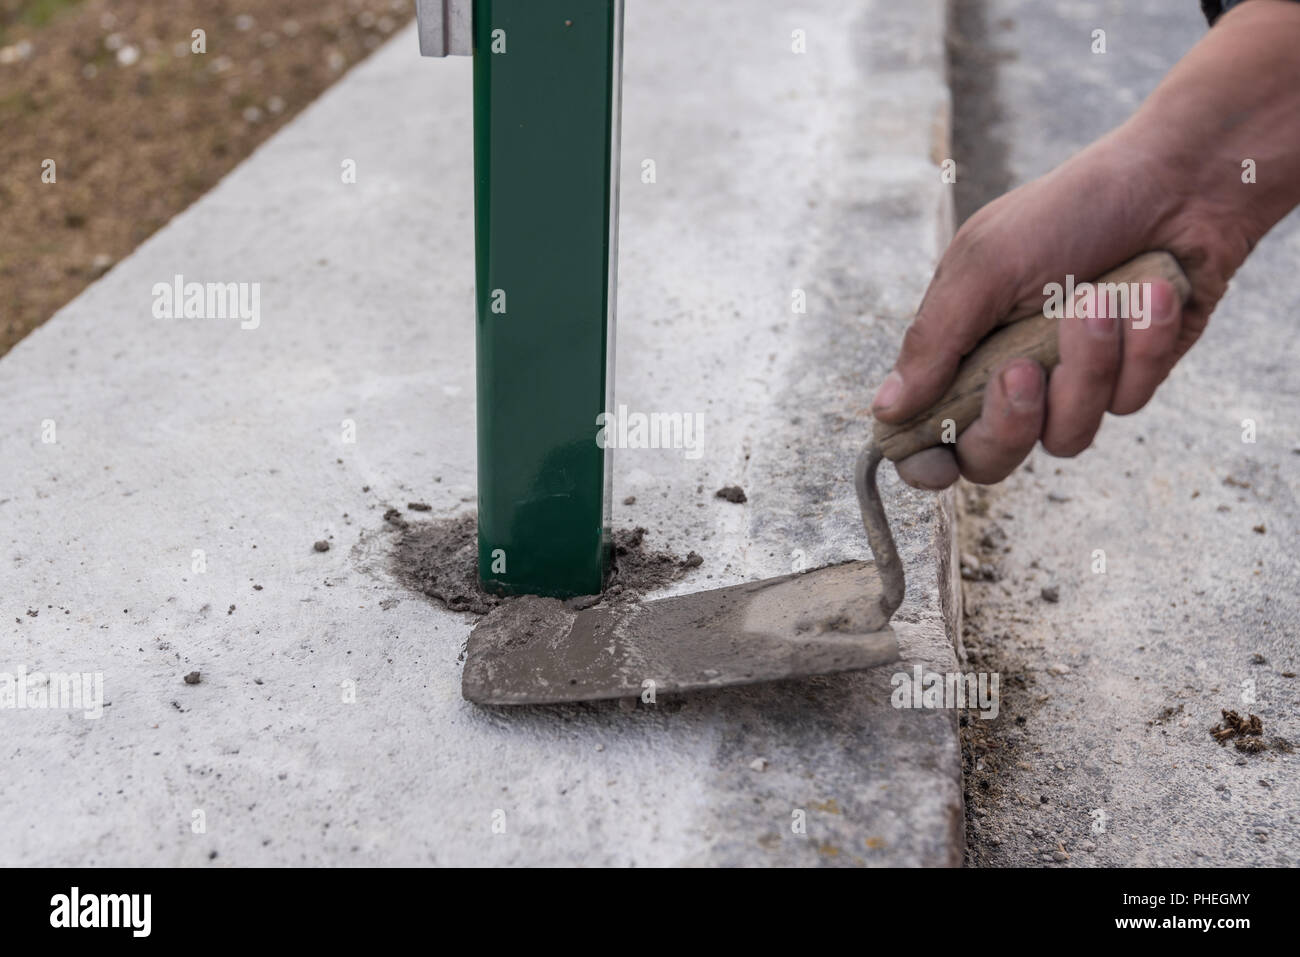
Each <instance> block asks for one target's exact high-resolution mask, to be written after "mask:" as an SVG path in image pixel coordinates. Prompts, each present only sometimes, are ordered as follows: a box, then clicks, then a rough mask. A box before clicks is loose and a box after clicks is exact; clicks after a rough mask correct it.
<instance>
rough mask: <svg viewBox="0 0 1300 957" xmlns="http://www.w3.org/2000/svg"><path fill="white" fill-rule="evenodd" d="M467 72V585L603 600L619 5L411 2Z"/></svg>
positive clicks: (425, 39) (422, 29)
mask: <svg viewBox="0 0 1300 957" xmlns="http://www.w3.org/2000/svg"><path fill="white" fill-rule="evenodd" d="M416 14H417V16H418V17H419V33H420V52H421V53H422V54H423V55H425V56H437V57H441V56H447V55H449V54H450V55H460V54H467V53H471V52H472V54H473V57H474V234H475V272H476V276H475V289H476V292H475V306H476V312H477V316H476V359H475V363H476V369H475V378H476V388H477V417H478V554H479V580H480V581H481V582H482V584H483V587H484V588H485V589H487V590H488V591H491V592H494V593H497V594H532V595H550V596H554V597H559V598H567V597H570V596H575V595H590V594H595V593H597V592H599V591H601V589H602V588H603V587H604V580H605V576H606V574H607V572H608V570H609V563H610V538H609V516H610V493H611V487H610V453H609V451H608V450H607V449H606V447H605V443H602V442H600V441H598V437H599V435H600V434H602V433H603V431H604V430H603V429H602V428H601V423H602V422H603V421H604V420H603V419H602V418H601V417H602V415H603V414H604V413H606V412H607V411H609V409H610V404H611V401H612V394H613V380H614V374H613V361H612V360H613V353H614V305H615V295H616V278H615V274H616V268H617V242H618V139H619V110H620V100H621V88H622V62H621V55H622V45H623V0H417V4H416Z"/></svg>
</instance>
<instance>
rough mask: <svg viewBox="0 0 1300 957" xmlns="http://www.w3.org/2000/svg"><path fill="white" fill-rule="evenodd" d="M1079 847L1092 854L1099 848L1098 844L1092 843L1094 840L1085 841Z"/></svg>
mask: <svg viewBox="0 0 1300 957" xmlns="http://www.w3.org/2000/svg"><path fill="white" fill-rule="evenodd" d="M1079 847H1081V848H1083V849H1084V850H1085V851H1087V852H1088V853H1089V854H1091V853H1092V852H1093V851H1095V850H1096V849H1097V845H1096V844H1094V843H1092V841H1084V842H1083V843H1082V844H1080V845H1079Z"/></svg>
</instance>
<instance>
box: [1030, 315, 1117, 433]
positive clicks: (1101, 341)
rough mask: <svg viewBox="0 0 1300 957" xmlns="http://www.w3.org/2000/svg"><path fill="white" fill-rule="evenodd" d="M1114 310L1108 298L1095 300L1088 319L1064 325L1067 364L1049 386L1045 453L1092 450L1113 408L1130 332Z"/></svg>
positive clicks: (1057, 370)
mask: <svg viewBox="0 0 1300 957" xmlns="http://www.w3.org/2000/svg"><path fill="white" fill-rule="evenodd" d="M1108 305H1109V304H1108V302H1107V300H1106V297H1105V296H1101V297H1098V296H1092V297H1090V298H1089V300H1088V306H1089V308H1087V309H1085V310H1084V313H1085V314H1084V316H1082V317H1079V316H1067V317H1066V318H1063V319H1061V320H1060V323H1059V326H1058V339H1059V342H1060V347H1061V362H1060V364H1059V365H1058V366H1057V367H1056V368H1055V369H1053V370H1052V376H1051V381H1050V383H1049V384H1048V388H1047V422H1046V425H1045V426H1044V428H1043V448H1045V449H1046V450H1047V451H1048V452H1049V453H1051V454H1052V455H1056V456H1062V457H1068V456H1073V455H1078V454H1079V453H1080V452H1082V451H1083V450H1084V449H1086V448H1087V447H1088V446H1089V445H1091V444H1092V440H1093V438H1094V437H1095V436H1096V434H1097V429H1098V428H1100V426H1101V419H1102V416H1104V415H1105V414H1106V410H1107V409H1108V408H1110V403H1111V396H1112V395H1113V394H1114V391H1115V381H1116V378H1117V377H1118V376H1119V370H1120V360H1121V356H1122V349H1123V344H1124V339H1123V336H1124V333H1123V330H1122V328H1121V327H1122V326H1123V322H1122V321H1121V319H1120V318H1119V317H1118V315H1111V314H1110V313H1111V311H1112V310H1110V309H1109V308H1108ZM1114 311H1115V312H1118V311H1119V310H1114Z"/></svg>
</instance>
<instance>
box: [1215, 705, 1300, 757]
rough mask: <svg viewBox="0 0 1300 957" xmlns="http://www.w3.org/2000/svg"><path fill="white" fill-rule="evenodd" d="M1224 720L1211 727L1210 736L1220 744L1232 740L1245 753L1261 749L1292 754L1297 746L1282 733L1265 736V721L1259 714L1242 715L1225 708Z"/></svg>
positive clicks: (1255, 752) (1256, 751)
mask: <svg viewBox="0 0 1300 957" xmlns="http://www.w3.org/2000/svg"><path fill="white" fill-rule="evenodd" d="M1222 714H1223V720H1222V721H1220V722H1219V723H1218V724H1217V725H1215V726H1214V727H1213V728H1211V729H1210V736H1211V737H1212V738H1214V740H1216V741H1218V742H1219V744H1227V743H1228V742H1229V741H1232V742H1233V744H1234V746H1235V747H1236V749H1237V750H1238V751H1240V752H1242V753H1243V754H1258V753H1260V752H1261V751H1276V752H1278V753H1279V754H1291V753H1292V752H1293V751H1294V750H1295V748H1294V747H1293V746H1292V745H1291V742H1290V741H1288V740H1287V739H1286V738H1283V737H1281V736H1280V735H1271V736H1269V737H1267V738H1265V737H1264V722H1263V721H1262V720H1261V719H1260V717H1259V715H1257V714H1248V715H1247V716H1246V717H1244V718H1243V717H1242V716H1241V715H1239V714H1238V713H1237V712H1235V711H1229V710H1228V709H1226V708H1225V709H1223V711H1222Z"/></svg>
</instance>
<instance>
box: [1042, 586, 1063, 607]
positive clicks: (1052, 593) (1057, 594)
mask: <svg viewBox="0 0 1300 957" xmlns="http://www.w3.org/2000/svg"><path fill="white" fill-rule="evenodd" d="M1040 594H1041V595H1042V596H1043V601H1050V602H1053V603H1055V602H1058V601H1060V600H1061V589H1059V588H1057V587H1056V586H1055V585H1044V586H1043V590H1042V591H1041V592H1040Z"/></svg>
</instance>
